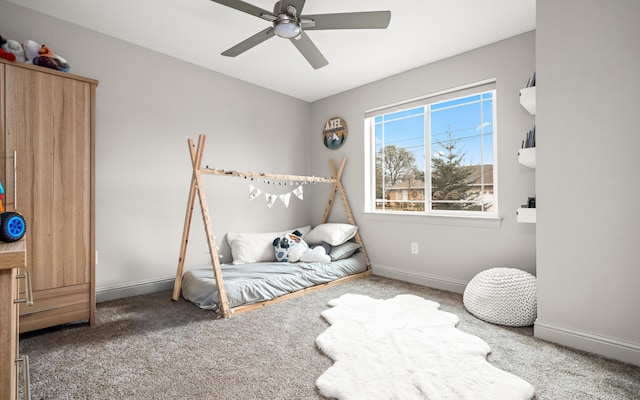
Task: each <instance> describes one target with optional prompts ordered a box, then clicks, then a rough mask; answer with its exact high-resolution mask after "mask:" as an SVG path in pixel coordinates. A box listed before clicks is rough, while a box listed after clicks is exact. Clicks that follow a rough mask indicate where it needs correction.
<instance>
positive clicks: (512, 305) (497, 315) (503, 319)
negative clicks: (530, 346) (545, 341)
mask: <svg viewBox="0 0 640 400" xmlns="http://www.w3.org/2000/svg"><path fill="white" fill-rule="evenodd" d="M462 301H463V303H464V306H465V307H466V309H467V310H468V311H469V312H470V313H471V314H473V315H475V316H476V317H478V318H480V319H481V320H483V321H487V322H491V323H494V324H500V325H507V326H529V325H533V323H534V322H535V320H536V316H537V308H536V305H537V302H536V277H535V276H533V275H531V274H530V273H528V272H526V271H522V270H519V269H517V268H491V269H488V270H486V271H482V272H480V273H479V274H477V275H476V276H474V277H473V279H471V281H470V282H469V284H468V285H467V287H466V288H465V290H464V295H463V298H462Z"/></svg>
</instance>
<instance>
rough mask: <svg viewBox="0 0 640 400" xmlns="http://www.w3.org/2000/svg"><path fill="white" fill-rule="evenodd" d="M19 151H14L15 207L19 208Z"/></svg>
mask: <svg viewBox="0 0 640 400" xmlns="http://www.w3.org/2000/svg"><path fill="white" fill-rule="evenodd" d="M17 157H18V151H17V150H14V151H13V209H14V210H17V209H18V204H17V203H18V159H17Z"/></svg>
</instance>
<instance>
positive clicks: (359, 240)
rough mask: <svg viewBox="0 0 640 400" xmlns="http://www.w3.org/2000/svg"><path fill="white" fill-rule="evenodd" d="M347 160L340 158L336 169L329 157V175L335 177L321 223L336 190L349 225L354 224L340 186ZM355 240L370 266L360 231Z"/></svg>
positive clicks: (329, 211) (324, 220)
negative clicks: (340, 160)
mask: <svg viewBox="0 0 640 400" xmlns="http://www.w3.org/2000/svg"><path fill="white" fill-rule="evenodd" d="M346 162H347V159H346V158H343V159H342V162H340V167H339V168H338V170H336V164H335V163H334V162H333V160H331V159H329V166H330V167H331V174H332V175H331V176H332V177H333V178H334V179H335V182H334V183H333V189H332V190H331V193H330V194H329V201H328V202H327V207H326V208H325V210H324V215H323V216H322V223H323V224H325V223H326V222H327V221H328V220H329V214H330V213H331V207H332V206H333V200H334V198H335V197H336V192H339V193H340V198H341V199H342V205H343V207H344V211H345V213H346V214H347V219H348V220H349V223H350V224H351V225H356V220H355V218H353V213H352V212H351V207H350V206H349V201H348V200H347V195H346V194H345V193H344V187H343V186H342V181H341V179H342V172H343V171H344V166H345V164H346ZM355 238H356V242H357V243H358V244H359V245H360V251H361V252H362V254H363V255H364V259H365V260H366V263H367V268H370V267H371V263H370V262H369V256H367V252H366V250H365V249H364V243H363V242H362V238H361V237H360V232H356V236H355Z"/></svg>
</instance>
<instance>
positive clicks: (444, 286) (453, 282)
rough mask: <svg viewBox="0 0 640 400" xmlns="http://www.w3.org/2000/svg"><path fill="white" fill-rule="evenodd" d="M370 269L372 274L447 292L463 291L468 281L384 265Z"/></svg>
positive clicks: (373, 266)
mask: <svg viewBox="0 0 640 400" xmlns="http://www.w3.org/2000/svg"><path fill="white" fill-rule="evenodd" d="M371 269H372V271H373V274H374V275H379V276H384V277H386V278H392V279H397V280H399V281H405V282H411V283H416V284H418V285H423V286H428V287H432V288H435V289H441V290H447V291H449V292H455V293H464V289H465V288H466V287H467V283H469V282H465V281H461V280H458V279H452V278H448V277H445V276H438V275H430V274H423V273H420V272H413V271H406V270H401V269H398V268H394V267H389V266H386V265H372V266H371Z"/></svg>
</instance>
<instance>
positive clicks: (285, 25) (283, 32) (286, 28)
mask: <svg viewBox="0 0 640 400" xmlns="http://www.w3.org/2000/svg"><path fill="white" fill-rule="evenodd" d="M274 30H275V32H276V35H278V36H279V37H281V38H285V39H293V38H294V37H296V36H298V35H300V32H302V30H301V29H300V26H299V25H298V24H297V23H296V22H295V21H293V20H281V21H279V22H278V23H276V24H275V27H274Z"/></svg>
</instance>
